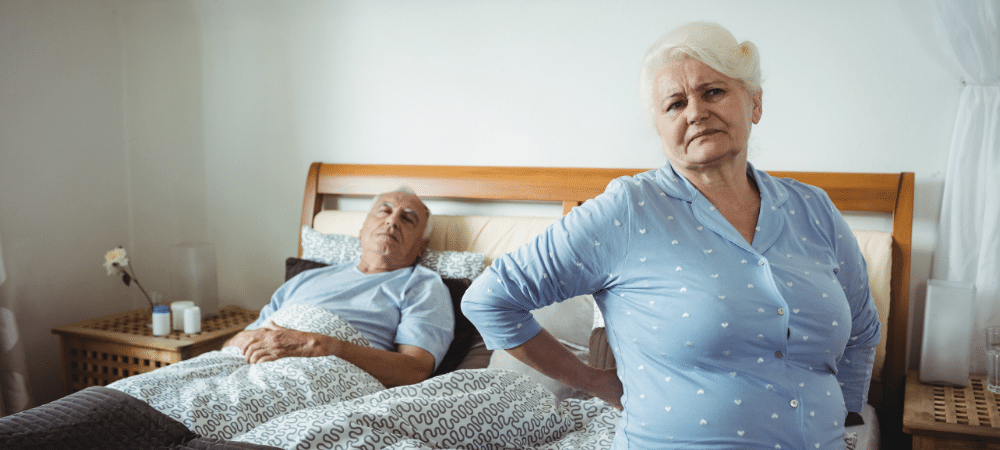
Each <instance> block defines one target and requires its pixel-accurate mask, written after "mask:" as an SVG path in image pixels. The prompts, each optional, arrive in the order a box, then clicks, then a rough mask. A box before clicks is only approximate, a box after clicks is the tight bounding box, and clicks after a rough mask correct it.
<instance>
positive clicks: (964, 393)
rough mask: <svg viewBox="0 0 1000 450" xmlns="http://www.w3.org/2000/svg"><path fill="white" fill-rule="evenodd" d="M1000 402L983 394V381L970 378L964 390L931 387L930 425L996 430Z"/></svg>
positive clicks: (989, 394)
mask: <svg viewBox="0 0 1000 450" xmlns="http://www.w3.org/2000/svg"><path fill="white" fill-rule="evenodd" d="M998 403H1000V398H998V396H997V395H996V394H994V393H992V392H990V391H987V390H986V380H984V379H983V378H982V377H970V379H969V384H968V386H966V387H964V388H960V387H950V386H934V421H936V422H941V423H952V424H961V425H971V426H981V427H996V426H998V425H1000V415H998V412H997V411H998Z"/></svg>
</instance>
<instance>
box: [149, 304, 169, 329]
mask: <svg viewBox="0 0 1000 450" xmlns="http://www.w3.org/2000/svg"><path fill="white" fill-rule="evenodd" d="M168 334H170V307H169V306H167V305H156V306H154V307H153V336H166V335H168Z"/></svg>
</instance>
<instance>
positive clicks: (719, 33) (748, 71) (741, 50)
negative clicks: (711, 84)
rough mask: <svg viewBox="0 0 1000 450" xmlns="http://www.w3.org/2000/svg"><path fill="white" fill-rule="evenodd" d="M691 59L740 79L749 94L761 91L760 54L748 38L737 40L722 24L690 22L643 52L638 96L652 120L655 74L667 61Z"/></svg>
mask: <svg viewBox="0 0 1000 450" xmlns="http://www.w3.org/2000/svg"><path fill="white" fill-rule="evenodd" d="M685 57H690V58H694V59H696V60H698V61H701V62H703V63H705V65H707V66H708V67H711V68H712V69H715V70H716V71H718V72H720V73H722V74H723V75H725V76H727V77H729V78H733V79H736V80H740V81H741V82H742V83H743V85H744V86H745V87H746V88H747V91H749V92H750V93H751V94H755V93H757V92H760V89H761V88H760V84H761V81H762V76H761V71H760V53H759V52H758V51H757V46H756V45H754V44H753V43H752V42H750V41H743V43H737V42H736V38H735V37H733V34H732V33H730V32H729V30H727V29H726V28H725V27H723V26H722V25H719V24H717V23H712V22H691V23H688V24H684V25H681V26H679V27H677V28H675V29H674V30H673V31H671V32H669V33H667V34H666V35H664V36H663V37H661V38H660V39H658V40H657V41H656V42H655V43H653V45H652V46H651V47H650V48H649V50H648V51H646V56H645V57H644V58H643V60H642V70H641V72H640V75H639V95H640V98H641V100H642V104H643V110H644V111H645V113H646V118H647V119H648V120H649V121H650V122H652V121H653V118H654V117H655V113H656V107H657V104H658V102H657V101H656V99H654V98H653V94H654V92H655V89H654V83H655V82H656V75H657V74H658V73H659V72H660V70H661V69H662V68H663V67H664V66H666V65H667V64H669V63H671V62H674V61H677V60H679V59H683V58H685Z"/></svg>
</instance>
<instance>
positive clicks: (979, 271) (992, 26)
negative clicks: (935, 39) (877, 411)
mask: <svg viewBox="0 0 1000 450" xmlns="http://www.w3.org/2000/svg"><path fill="white" fill-rule="evenodd" d="M935 6H936V10H937V11H936V12H937V17H938V30H939V32H940V39H941V42H942V44H943V46H944V48H945V50H946V51H947V52H948V53H950V54H951V55H952V56H953V57H954V61H955V64H956V68H957V69H958V70H959V73H960V74H961V76H962V81H963V82H964V83H965V87H964V88H963V90H962V94H961V98H960V100H959V105H958V115H957V117H956V121H955V131H954V135H953V136H952V141H951V149H950V153H949V156H948V169H947V171H946V173H945V181H944V198H943V199H942V203H941V220H940V224H939V236H938V242H937V248H936V250H935V253H934V267H933V278H935V279H939V280H950V281H963V282H971V283H974V284H975V285H976V291H977V293H976V303H975V305H974V308H975V315H976V317H975V323H974V328H973V339H972V344H971V345H972V349H971V350H972V352H971V355H972V360H971V361H970V363H971V364H970V370H971V371H972V372H975V373H984V372H985V363H984V356H983V355H984V350H983V348H982V347H983V341H984V337H983V334H984V328H985V326H986V324H987V323H988V322H990V321H991V319H992V320H993V321H996V320H1000V34H998V32H1000V28H998V24H1000V0H935ZM916 95H919V94H918V93H917V94H916ZM931 106H933V105H929V107H931ZM925 332H926V330H925Z"/></svg>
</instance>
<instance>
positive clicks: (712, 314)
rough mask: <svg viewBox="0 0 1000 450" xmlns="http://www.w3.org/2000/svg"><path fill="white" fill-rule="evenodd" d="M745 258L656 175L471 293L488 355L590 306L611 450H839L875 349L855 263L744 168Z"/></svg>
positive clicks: (631, 180) (806, 208) (815, 213)
mask: <svg viewBox="0 0 1000 450" xmlns="http://www.w3.org/2000/svg"><path fill="white" fill-rule="evenodd" d="M748 173H749V174H751V175H752V176H753V178H754V179H755V181H756V183H757V186H758V188H759V189H760V194H761V208H760V215H759V217H758V222H757V223H758V226H757V230H756V234H755V236H754V238H753V245H748V244H747V242H746V240H745V239H744V238H743V237H742V236H741V235H740V234H739V232H737V230H736V229H735V228H734V227H733V226H732V225H731V224H730V223H729V222H728V221H727V220H726V219H725V218H724V217H723V216H722V215H721V214H720V213H719V212H718V211H716V209H715V207H714V206H713V205H712V204H711V202H709V200H708V199H707V198H706V197H704V196H703V195H702V194H701V193H700V192H699V191H698V190H697V189H696V188H695V187H694V186H693V185H692V184H691V183H690V182H689V181H688V180H686V179H685V178H683V177H682V176H680V175H678V174H677V173H676V172H675V171H674V170H673V168H672V167H671V166H670V165H669V164H667V165H665V166H664V167H662V168H660V169H658V170H653V171H649V172H645V173H641V174H638V175H636V176H634V177H622V178H618V179H616V180H614V181H612V182H611V183H610V184H609V185H608V187H607V190H606V191H605V192H604V193H603V194H601V195H599V196H598V197H596V198H594V199H592V200H589V201H587V202H585V203H584V204H583V205H581V206H579V207H577V208H574V209H573V211H572V212H570V213H569V214H567V215H566V216H565V217H563V218H561V219H560V220H559V221H558V222H556V223H555V224H553V225H552V226H551V227H549V228H548V229H547V230H546V231H545V232H544V233H543V234H541V235H540V236H538V237H537V238H536V239H534V240H533V241H532V242H530V243H528V244H526V245H525V246H523V247H521V248H519V249H517V250H515V251H513V252H511V253H509V254H507V255H504V256H503V257H501V258H498V259H497V260H496V261H494V262H493V264H492V265H491V266H490V267H489V268H488V269H487V271H486V272H485V273H484V274H483V275H482V276H480V277H479V278H478V279H477V280H476V281H475V282H474V283H473V285H472V286H471V287H470V288H469V290H468V292H467V293H466V295H465V297H464V300H463V312H464V313H465V314H466V315H467V316H468V317H469V319H470V320H472V322H473V323H474V324H476V326H477V328H478V329H479V330H480V332H481V334H482V335H483V338H484V340H485V341H486V344H487V347H489V348H491V349H497V348H512V347H516V346H518V345H520V344H522V343H524V342H526V341H528V340H529V339H531V338H532V337H534V336H535V335H536V334H537V333H538V332H539V331H541V327H540V325H539V324H538V322H537V321H535V320H534V318H533V317H532V315H531V313H530V311H531V310H533V309H537V308H541V307H543V306H546V305H549V304H552V303H554V302H558V301H562V300H563V299H567V298H570V297H573V296H577V295H583V294H591V293H592V294H593V295H594V298H595V300H596V302H597V306H598V307H599V308H600V310H601V313H602V314H603V315H604V320H605V323H606V326H607V330H608V340H609V342H610V345H611V348H612V351H613V352H614V355H615V359H616V361H617V373H618V376H619V378H620V379H621V380H622V383H623V386H624V395H623V397H622V405H623V406H624V411H623V414H622V419H621V421H620V422H619V424H618V431H617V433H616V436H615V443H614V449H616V450H620V449H658V448H691V449H732V448H741V449H768V450H772V449H786V450H788V449H816V448H819V449H841V448H844V447H845V444H844V440H843V437H844V423H843V422H844V418H845V416H846V414H847V411H848V410H850V411H861V409H862V407H863V406H864V404H865V402H866V399H867V395H868V392H867V391H868V384H869V381H870V378H871V370H872V365H873V362H874V359H875V347H876V346H877V344H878V342H879V339H880V338H881V333H880V329H879V328H880V325H879V322H878V314H877V312H876V310H875V304H874V300H873V299H872V296H871V293H870V291H869V287H868V274H867V269H866V266H865V262H864V259H863V257H862V255H861V251H860V249H859V248H858V244H857V241H856V240H855V238H854V235H853V233H852V232H851V230H850V228H849V227H848V225H847V224H846V222H845V221H844V219H843V217H841V215H840V213H839V212H838V211H837V209H836V208H835V207H834V205H833V203H832V202H831V201H830V199H829V197H828V196H827V195H826V193H825V192H824V191H822V190H821V189H818V188H815V187H812V186H808V185H804V184H801V183H798V182H796V181H794V180H786V179H777V178H773V177H771V176H770V175H768V174H767V173H765V172H763V171H758V170H756V169H754V168H753V166H752V165H748Z"/></svg>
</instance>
